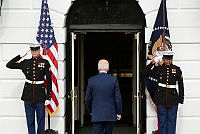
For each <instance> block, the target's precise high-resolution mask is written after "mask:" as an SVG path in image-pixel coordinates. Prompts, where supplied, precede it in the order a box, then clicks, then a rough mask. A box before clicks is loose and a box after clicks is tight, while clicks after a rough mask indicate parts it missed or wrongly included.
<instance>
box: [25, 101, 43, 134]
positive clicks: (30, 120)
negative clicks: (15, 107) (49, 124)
mask: <svg viewBox="0 0 200 134" xmlns="http://www.w3.org/2000/svg"><path fill="white" fill-rule="evenodd" d="M24 107H25V113H26V121H27V126H28V134H36V133H35V112H36V117H37V125H38V128H37V134H44V125H45V106H44V104H43V103H31V102H24Z"/></svg>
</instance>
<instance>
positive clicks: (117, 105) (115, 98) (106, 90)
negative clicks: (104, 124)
mask: <svg viewBox="0 0 200 134" xmlns="http://www.w3.org/2000/svg"><path fill="white" fill-rule="evenodd" d="M85 102H86V107H87V109H88V111H89V112H90V113H92V122H101V121H116V118H117V114H118V115H121V114H122V100H121V94H120V90H119V85H118V81H117V78H116V77H112V76H111V75H109V74H107V73H99V74H97V75H96V76H93V77H91V78H90V79H89V80H88V86H87V91H86V96H85Z"/></svg>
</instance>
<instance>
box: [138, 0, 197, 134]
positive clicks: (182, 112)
mask: <svg viewBox="0 0 200 134" xmlns="http://www.w3.org/2000/svg"><path fill="white" fill-rule="evenodd" d="M160 2H161V0H139V4H140V5H141V7H142V9H143V11H144V13H145V14H146V21H147V28H146V38H145V42H146V43H148V42H149V40H150V36H151V32H152V27H153V25H154V22H155V18H156V15H157V11H158V8H159V5H160ZM167 7H168V22H169V28H170V35H171V40H172V43H173V50H174V51H175V56H174V60H175V61H174V64H176V65H178V66H180V67H181V69H182V71H183V76H184V83H185V102H184V105H179V112H178V122H177V134H188V133H190V134H198V133H199V125H198V124H199V122H200V108H199V105H200V90H199V83H200V69H199V68H200V38H199V35H200V23H199V22H200V1H199V0H167ZM155 129H157V119H156V113H155V110H154V108H153V106H152V105H151V103H150V101H149V100H147V134H151V131H152V130H155Z"/></svg>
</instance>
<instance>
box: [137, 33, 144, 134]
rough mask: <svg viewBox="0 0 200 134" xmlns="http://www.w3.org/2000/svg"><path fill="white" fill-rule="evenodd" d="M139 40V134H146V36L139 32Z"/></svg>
mask: <svg viewBox="0 0 200 134" xmlns="http://www.w3.org/2000/svg"><path fill="white" fill-rule="evenodd" d="M136 38H137V84H136V85H137V95H136V96H135V98H137V134H144V133H145V132H146V97H145V83H144V70H145V54H146V47H145V45H143V43H144V41H143V38H144V35H143V33H141V32H138V33H137V35H136Z"/></svg>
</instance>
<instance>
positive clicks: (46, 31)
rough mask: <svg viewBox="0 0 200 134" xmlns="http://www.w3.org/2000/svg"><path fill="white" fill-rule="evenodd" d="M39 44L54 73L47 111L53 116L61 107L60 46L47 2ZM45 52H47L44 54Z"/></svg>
mask: <svg viewBox="0 0 200 134" xmlns="http://www.w3.org/2000/svg"><path fill="white" fill-rule="evenodd" d="M36 39H37V41H38V43H40V44H42V47H43V48H44V49H43V54H44V53H45V55H43V54H41V56H42V58H44V59H46V60H48V61H49V63H50V65H51V72H52V92H51V102H50V104H49V105H47V107H46V109H47V111H48V113H49V115H50V116H53V115H54V114H55V113H56V112H57V110H58V107H59V103H58V93H59V92H58V44H57V42H56V39H55V36H54V30H53V27H52V26H51V19H50V14H49V8H48V3H47V0H42V8H41V15H40V22H39V26H38V32H37V37H36ZM44 51H45V52H44Z"/></svg>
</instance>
